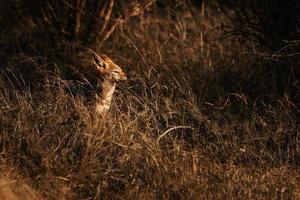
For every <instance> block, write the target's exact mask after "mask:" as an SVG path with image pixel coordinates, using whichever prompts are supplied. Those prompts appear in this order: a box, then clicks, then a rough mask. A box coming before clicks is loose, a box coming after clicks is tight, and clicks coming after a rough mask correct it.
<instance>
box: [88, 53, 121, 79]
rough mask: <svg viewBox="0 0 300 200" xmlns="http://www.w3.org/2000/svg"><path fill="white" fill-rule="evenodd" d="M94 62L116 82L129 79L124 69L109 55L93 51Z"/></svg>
mask: <svg viewBox="0 0 300 200" xmlns="http://www.w3.org/2000/svg"><path fill="white" fill-rule="evenodd" d="M92 55H93V64H94V66H95V67H96V69H97V71H99V72H100V73H101V75H102V76H103V77H104V78H105V79H106V80H109V81H112V82H116V81H120V80H127V75H126V73H125V72H123V70H122V69H121V68H120V67H119V66H118V65H117V64H115V63H114V62H113V61H112V60H111V59H110V58H109V57H108V56H106V55H104V54H102V55H99V54H96V53H94V52H93V53H92Z"/></svg>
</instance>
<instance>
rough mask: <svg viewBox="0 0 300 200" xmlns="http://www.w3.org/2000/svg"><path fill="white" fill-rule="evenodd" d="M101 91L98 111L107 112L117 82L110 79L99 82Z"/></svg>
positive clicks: (98, 99) (98, 98) (97, 104)
mask: <svg viewBox="0 0 300 200" xmlns="http://www.w3.org/2000/svg"><path fill="white" fill-rule="evenodd" d="M98 87H100V88H101V92H100V93H99V94H98V95H97V103H96V112H97V113H101V114H103V113H105V112H107V111H108V110H109V108H110V105H111V100H112V97H113V94H114V91H115V88H116V83H114V82H110V81H102V82H100V83H99V86H98Z"/></svg>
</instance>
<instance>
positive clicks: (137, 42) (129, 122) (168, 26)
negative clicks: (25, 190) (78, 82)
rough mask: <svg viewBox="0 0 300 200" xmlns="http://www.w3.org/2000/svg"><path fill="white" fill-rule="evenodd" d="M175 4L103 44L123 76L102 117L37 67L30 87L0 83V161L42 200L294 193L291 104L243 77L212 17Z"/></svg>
mask: <svg viewBox="0 0 300 200" xmlns="http://www.w3.org/2000/svg"><path fill="white" fill-rule="evenodd" d="M186 8H187V7H185V9H181V8H180V7H178V8H177V7H176V10H172V9H170V10H168V8H164V9H166V10H168V14H165V13H164V12H161V10H160V9H159V8H158V9H155V10H152V11H151V12H150V13H145V15H142V16H140V17H139V18H134V19H132V21H128V23H126V24H123V25H122V26H121V27H119V28H118V29H116V31H115V32H114V34H113V35H112V36H111V39H110V40H107V41H105V42H104V43H103V46H102V47H101V48H100V49H101V50H102V51H104V52H105V53H107V54H108V55H111V56H112V57H113V58H114V60H116V63H118V64H119V65H120V66H122V67H123V68H124V69H125V71H126V72H129V74H130V76H131V77H130V79H129V80H128V82H126V83H124V84H122V85H119V86H118V90H117V92H116V94H115V96H114V100H113V105H112V108H111V110H110V113H109V114H108V115H107V116H105V117H103V118H95V117H94V116H93V113H92V112H91V111H90V110H89V108H88V107H87V106H86V105H85V103H84V97H83V96H81V97H80V96H79V97H76V96H72V95H70V94H68V93H67V92H66V91H65V90H64V89H63V84H61V83H62V80H61V76H60V75H59V73H56V72H57V71H55V70H52V71H50V72H49V71H48V72H47V73H43V72H45V71H43V70H38V71H39V72H38V74H39V73H40V74H42V75H43V77H42V82H40V81H39V80H37V82H39V83H43V84H40V89H39V90H33V89H32V90H28V89H26V90H14V89H11V87H8V86H7V84H10V83H9V82H8V81H5V80H4V78H5V77H2V78H1V80H0V91H1V93H0V105H1V112H0V120H1V122H2V123H1V125H0V126H1V127H0V128H1V134H0V151H1V152H2V153H1V155H0V156H1V157H3V158H5V163H6V165H9V166H13V167H14V168H15V170H16V171H17V173H18V174H19V176H20V179H21V177H22V178H23V177H24V178H26V180H28V182H29V183H30V187H32V188H34V190H35V191H38V193H39V194H41V195H42V197H43V198H45V199H62V198H65V199H101V198H103V199H105V198H116V199H118V198H122V199H132V198H137V197H138V198H140V199H196V198H198V199H224V198H225V199H272V198H275V199H276V198H283V199H285V198H287V199H288V198H295V199H296V198H299V180H300V179H299V170H298V166H299V156H300V152H299V142H298V141H299V133H298V132H299V131H298V130H299V124H298V114H299V111H298V107H297V104H296V102H293V101H292V100H291V98H290V97H289V95H288V94H287V95H283V96H282V95H280V94H277V93H276V92H274V91H268V88H264V87H263V86H264V85H263V84H261V83H260V82H259V83H253V82H249V81H250V80H251V79H250V78H248V76H249V73H250V72H249V71H244V70H245V69H248V68H250V67H249V66H251V64H253V63H252V62H251V61H252V60H253V58H252V56H250V57H248V56H247V55H245V54H243V53H242V51H243V50H244V48H246V47H244V46H243V45H242V43H241V42H240V41H238V40H236V41H232V40H228V41H220V40H216V36H218V35H222V33H221V32H219V29H218V30H216V29H214V27H215V26H217V25H218V23H220V22H227V21H226V18H225V17H224V16H223V15H222V13H221V12H218V13H216V12H215V10H213V9H210V7H209V6H208V7H206V8H205V9H204V10H203V11H202V12H200V13H199V12H197V11H195V10H193V9H191V10H189V9H186ZM213 8H214V7H213ZM121 55H122V56H121ZM25 58H26V59H25V60H30V62H29V63H27V65H32V66H35V65H37V66H39V65H40V66H48V67H49V68H46V69H51V68H54V69H55V68H56V67H59V66H55V64H53V62H49V60H47V59H43V60H42V62H35V61H33V60H31V59H30V58H32V57H29V59H28V57H26V55H25ZM11 59H12V61H11V65H13V66H14V65H18V64H19V65H21V64H20V63H22V62H20V61H19V60H18V58H14V59H13V58H11ZM19 59H21V60H24V58H20V57H19ZM56 65H59V63H58V62H57V63H56ZM40 69H43V68H42V67H41V68H40ZM251 73H252V72H251ZM252 77H254V76H252ZM260 78H261V77H260ZM262 79H263V78H261V79H255V80H262ZM18 80H20V79H18ZM250 83H251V84H250ZM249 84H250V85H249ZM35 85H36V84H35ZM270 93H271V94H270ZM257 94H260V95H257ZM1 163H3V162H2V161H1ZM12 187H14V186H12ZM13 189H14V188H13Z"/></svg>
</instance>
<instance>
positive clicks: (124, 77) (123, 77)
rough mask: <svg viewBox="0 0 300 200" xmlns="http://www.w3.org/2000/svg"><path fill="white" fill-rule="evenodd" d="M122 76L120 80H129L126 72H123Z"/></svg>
mask: <svg viewBox="0 0 300 200" xmlns="http://www.w3.org/2000/svg"><path fill="white" fill-rule="evenodd" d="M120 75H121V76H120V77H121V78H120V80H122V81H125V80H127V77H128V75H127V74H126V73H125V72H122V73H121V74H120Z"/></svg>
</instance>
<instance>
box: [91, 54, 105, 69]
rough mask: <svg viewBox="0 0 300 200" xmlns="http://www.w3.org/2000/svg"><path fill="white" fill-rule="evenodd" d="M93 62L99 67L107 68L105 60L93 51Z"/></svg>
mask: <svg viewBox="0 0 300 200" xmlns="http://www.w3.org/2000/svg"><path fill="white" fill-rule="evenodd" d="M92 55H93V62H94V64H95V65H96V66H97V67H98V68H105V67H106V66H105V62H104V60H103V59H102V58H101V57H100V56H99V55H97V54H95V53H93V54H92Z"/></svg>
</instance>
